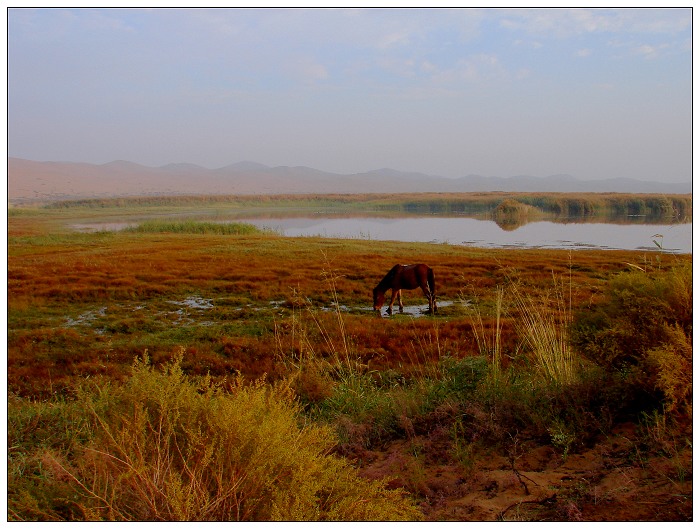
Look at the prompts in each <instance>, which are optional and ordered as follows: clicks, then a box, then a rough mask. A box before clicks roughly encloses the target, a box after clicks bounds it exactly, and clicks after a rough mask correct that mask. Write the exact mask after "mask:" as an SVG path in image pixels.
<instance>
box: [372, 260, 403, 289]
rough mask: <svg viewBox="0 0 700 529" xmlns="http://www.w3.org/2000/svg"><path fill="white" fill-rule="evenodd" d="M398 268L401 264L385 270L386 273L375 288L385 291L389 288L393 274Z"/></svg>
mask: <svg viewBox="0 0 700 529" xmlns="http://www.w3.org/2000/svg"><path fill="white" fill-rule="evenodd" d="M400 269H401V265H395V266H394V267H392V269H391V270H389V272H387V274H386V275H385V276H384V279H382V280H381V281H380V282H379V284H378V285H377V287H376V289H375V290H377V289H378V290H382V291H383V292H386V291H387V290H389V288H391V282H392V281H393V279H394V276H395V275H396V273H397V272H398V271H399V270H400Z"/></svg>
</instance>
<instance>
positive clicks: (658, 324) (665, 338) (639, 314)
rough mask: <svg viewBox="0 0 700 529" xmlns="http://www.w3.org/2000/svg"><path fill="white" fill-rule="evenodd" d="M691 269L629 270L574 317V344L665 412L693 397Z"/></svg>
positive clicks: (688, 266) (689, 267) (678, 407)
mask: <svg viewBox="0 0 700 529" xmlns="http://www.w3.org/2000/svg"><path fill="white" fill-rule="evenodd" d="M692 298H693V292H692V268H691V265H690V264H682V265H678V266H676V267H674V268H672V269H670V270H667V271H658V270H657V271H648V272H645V271H641V270H639V271H637V270H635V271H631V272H626V273H623V274H621V275H619V276H617V277H616V278H614V279H613V280H611V281H610V283H609V285H608V288H607V292H606V297H605V299H604V301H603V302H602V303H600V304H598V305H597V306H594V307H593V308H592V310H588V311H585V312H581V313H580V314H578V315H577V317H576V319H575V322H574V325H573V328H572V342H573V344H574V346H575V347H576V348H577V349H578V350H579V351H580V352H581V353H582V354H583V355H585V356H586V357H588V358H589V359H591V360H592V361H594V362H595V363H597V364H598V365H600V366H602V367H604V368H605V369H607V370H608V371H611V372H616V373H618V374H619V375H621V376H622V377H624V378H625V379H626V380H627V382H628V383H630V384H632V385H633V386H636V387H637V388H638V389H640V390H642V391H644V392H646V393H647V394H651V395H652V396H653V397H654V398H656V397H655V396H654V393H655V392H659V398H663V401H664V404H665V405H666V406H667V408H668V409H669V410H680V409H681V408H682V407H683V406H684V405H685V404H686V403H689V402H690V397H691V395H692V381H691V380H690V377H691V372H692V369H691V366H692V343H691V342H692V317H693V308H692Z"/></svg>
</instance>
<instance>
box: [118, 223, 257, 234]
mask: <svg viewBox="0 0 700 529" xmlns="http://www.w3.org/2000/svg"><path fill="white" fill-rule="evenodd" d="M127 231H131V232H135V233H180V234H182V233H192V234H214V235H255V234H260V233H263V232H262V230H260V229H258V228H257V227H255V226H253V225H251V224H245V223H242V222H202V221H195V220H171V221H167V220H149V221H145V222H141V223H140V224H138V225H137V226H135V227H132V228H127Z"/></svg>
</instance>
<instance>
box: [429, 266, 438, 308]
mask: <svg viewBox="0 0 700 529" xmlns="http://www.w3.org/2000/svg"><path fill="white" fill-rule="evenodd" d="M428 288H429V289H430V307H429V309H430V312H435V311H437V305H436V302H435V274H434V273H433V269H432V268H430V267H428Z"/></svg>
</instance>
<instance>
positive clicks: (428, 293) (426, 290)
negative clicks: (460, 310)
mask: <svg viewBox="0 0 700 529" xmlns="http://www.w3.org/2000/svg"><path fill="white" fill-rule="evenodd" d="M420 288H421V290H422V291H423V294H424V295H425V297H426V298H427V299H428V312H429V313H430V314H435V296H434V294H433V293H432V292H431V291H430V288H428V285H427V284H422V285H421V286H420Z"/></svg>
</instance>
